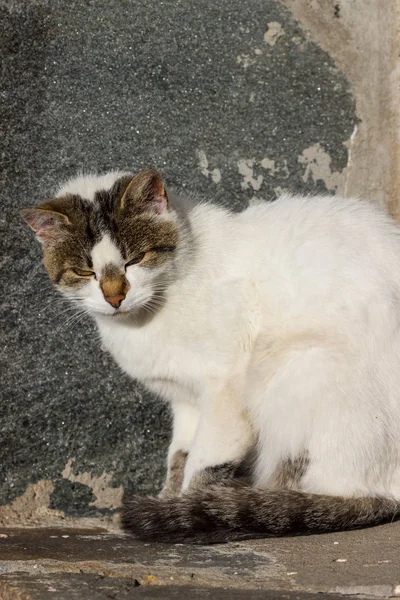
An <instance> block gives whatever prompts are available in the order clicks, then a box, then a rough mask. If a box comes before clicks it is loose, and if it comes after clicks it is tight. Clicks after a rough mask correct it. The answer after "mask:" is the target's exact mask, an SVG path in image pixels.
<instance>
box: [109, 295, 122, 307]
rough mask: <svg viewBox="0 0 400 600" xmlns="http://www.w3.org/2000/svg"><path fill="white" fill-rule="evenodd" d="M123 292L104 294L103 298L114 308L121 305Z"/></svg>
mask: <svg viewBox="0 0 400 600" xmlns="http://www.w3.org/2000/svg"><path fill="white" fill-rule="evenodd" d="M124 298H125V294H119V295H118V296H104V299H105V301H106V302H108V304H111V306H113V307H114V308H119V307H120V306H121V302H122V300H124Z"/></svg>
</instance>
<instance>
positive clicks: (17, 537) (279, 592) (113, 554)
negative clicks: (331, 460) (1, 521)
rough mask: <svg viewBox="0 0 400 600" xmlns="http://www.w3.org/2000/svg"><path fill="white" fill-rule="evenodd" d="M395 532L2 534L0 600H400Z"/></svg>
mask: <svg viewBox="0 0 400 600" xmlns="http://www.w3.org/2000/svg"><path fill="white" fill-rule="evenodd" d="M399 547H400V523H396V524H390V525H385V526H382V527H376V528H371V529H366V530H363V531H357V532H343V533H335V534H329V535H320V536H309V537H297V538H283V539H268V540H257V541H246V542H236V543H231V544H223V545H214V546H186V545H182V544H174V545H165V544H148V543H142V542H138V541H135V540H133V539H132V538H129V537H126V536H124V535H121V534H119V535H117V534H114V533H109V532H107V531H106V530H101V529H97V530H94V529H87V530H82V529H81V530H77V529H31V530H28V529H26V530H20V529H2V530H1V532H0V598H1V600H14V599H18V600H42V599H43V600H46V599H47V598H59V599H60V600H74V599H75V598H79V600H80V599H82V598H83V599H85V598H88V599H90V600H97V599H99V600H100V599H104V600H105V599H109V598H142V597H143V598H152V599H156V598H166V599H167V598H179V599H180V600H184V599H186V598H189V597H193V598H213V599H221V600H225V599H226V600H229V599H232V600H234V599H238V600H239V599H241V598H246V599H249V600H261V599H262V598H266V599H267V598H276V599H277V600H278V599H287V600H295V599H299V600H303V599H304V600H306V599H312V598H315V599H316V598H317V595H318V598H330V599H331V600H334V599H335V598H336V599H338V598H342V599H343V598H354V597H357V598H391V597H400V552H399Z"/></svg>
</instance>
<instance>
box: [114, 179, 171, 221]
mask: <svg viewBox="0 0 400 600" xmlns="http://www.w3.org/2000/svg"><path fill="white" fill-rule="evenodd" d="M120 207H121V208H122V209H124V208H125V207H132V208H133V209H134V210H139V211H141V212H142V211H143V212H150V213H155V214H157V215H162V214H163V213H165V212H166V211H167V210H168V207H169V202H168V196H167V192H166V191H165V187H164V182H163V180H162V179H161V176H160V175H159V173H157V171H155V170H154V169H144V170H143V171H140V173H138V174H137V175H135V177H134V178H133V179H131V181H130V182H129V184H128V187H127V188H126V190H125V193H124V195H123V196H122V198H121V204H120Z"/></svg>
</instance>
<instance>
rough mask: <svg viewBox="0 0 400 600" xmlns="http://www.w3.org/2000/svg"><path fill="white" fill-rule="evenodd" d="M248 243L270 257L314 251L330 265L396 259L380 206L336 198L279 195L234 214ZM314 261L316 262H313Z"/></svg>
mask: <svg viewBox="0 0 400 600" xmlns="http://www.w3.org/2000/svg"><path fill="white" fill-rule="evenodd" d="M238 220H239V221H241V225H243V227H244V229H245V230H246V232H247V235H248V236H249V238H251V239H253V240H254V243H258V244H259V245H260V247H263V246H267V247H268V248H270V249H271V253H272V254H275V255H276V254H277V251H278V249H279V250H280V252H281V256H282V257H284V256H291V257H292V258H293V253H295V254H296V255H297V256H301V255H302V254H307V255H308V254H310V258H311V256H312V253H313V252H317V251H318V255H319V257H321V256H325V257H326V259H328V256H330V257H331V260H330V261H328V263H327V266H328V265H329V263H330V262H332V259H334V258H336V259H337V260H338V259H339V257H343V258H346V259H347V261H349V260H353V261H354V260H360V261H362V262H364V261H365V260H372V262H373V263H375V262H376V263H379V262H381V261H383V262H386V261H388V260H390V259H392V260H395V264H396V270H397V263H398V259H399V258H400V229H399V227H398V225H397V224H396V223H395V222H394V221H393V220H392V219H391V217H389V216H388V215H387V214H386V213H384V211H383V210H381V209H380V208H379V207H377V206H375V205H373V204H371V203H369V202H367V201H363V200H358V199H354V198H343V197H341V196H310V197H308V196H290V195H283V196H281V197H280V198H279V199H277V200H276V201H275V202H270V203H265V204H260V205H256V206H252V207H249V208H248V209H247V210H245V211H244V212H243V213H241V214H240V215H238ZM316 258H317V257H316Z"/></svg>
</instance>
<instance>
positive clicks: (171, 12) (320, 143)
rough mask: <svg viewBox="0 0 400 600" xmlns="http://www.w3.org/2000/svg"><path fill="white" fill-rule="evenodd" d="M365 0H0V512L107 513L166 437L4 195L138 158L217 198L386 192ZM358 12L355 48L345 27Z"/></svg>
mask: <svg viewBox="0 0 400 600" xmlns="http://www.w3.org/2000/svg"><path fill="white" fill-rule="evenodd" d="M378 4H381V3H380V0H376V2H372V1H371V2H370V1H369V0H368V1H367V0H362V2H361V0H360V2H353V3H352V2H346V1H345V0H342V1H339V0H338V1H337V2H331V1H329V0H326V1H325V0H324V1H322V2H318V3H317V2H307V1H305V0H304V1H302V0H285V1H282V2H276V1H274V0H248V1H247V2H245V3H243V2H242V1H241V0H223V1H220V2H218V3H216V2H214V1H213V0H205V1H204V2H202V3H193V2H191V1H189V0H181V1H179V2H164V3H154V2H150V0H143V1H141V2H138V3H133V2H130V1H128V0H121V1H120V2H118V3H116V2H112V1H111V0H96V2H95V1H91V0H88V1H87V2H81V1H78V0H73V1H71V2H62V1H61V0H53V1H50V0H20V1H17V0H14V1H9V2H4V1H3V2H2V3H1V5H0V6H1V14H0V22H1V27H2V29H3V31H2V35H1V44H2V52H3V63H4V66H5V68H4V71H3V81H2V88H3V90H4V100H5V102H4V104H3V105H2V109H1V110H2V115H1V122H2V129H3V133H4V137H3V139H4V146H3V162H4V167H3V185H2V188H1V191H0V193H1V196H2V198H1V202H2V204H1V206H2V225H3V227H4V232H3V233H2V236H1V241H2V244H3V245H4V249H3V256H2V261H3V262H2V273H1V283H2V285H1V292H2V294H3V304H2V311H3V314H2V316H3V320H2V328H3V331H2V335H3V344H2V348H1V358H2V361H3V365H4V367H3V371H2V373H3V382H2V388H1V394H2V398H1V405H0V411H1V413H0V436H1V437H0V468H1V483H0V504H2V505H3V506H2V507H0V522H1V521H3V522H7V523H10V524H11V523H22V522H34V521H42V522H50V521H54V520H55V519H57V518H63V517H64V515H66V516H67V517H71V518H72V517H75V516H85V517H93V516H99V515H103V516H104V515H108V514H111V513H112V512H113V510H114V509H115V508H116V507H117V506H118V505H119V502H120V499H121V494H122V489H123V486H124V487H126V488H128V489H130V490H136V491H139V492H150V491H152V490H154V489H156V488H157V487H159V485H160V483H161V479H162V476H163V470H164V462H163V457H164V454H165V449H166V444H167V440H168V436H169V416H168V411H167V410H166V408H165V407H163V405H162V404H161V403H160V402H159V401H157V400H156V399H155V398H153V397H152V396H150V395H149V394H148V393H146V392H145V391H144V390H143V389H142V388H141V386H139V385H138V384H136V383H135V382H133V381H131V380H129V379H128V378H127V377H126V376H124V375H122V374H121V373H120V372H119V371H118V369H117V368H116V367H115V365H114V364H113V362H112V360H111V358H110V357H109V356H108V355H107V354H106V353H105V352H103V350H102V349H101V347H100V345H99V343H98V340H97V338H96V334H95V329H94V326H93V324H92V323H91V322H87V321H85V320H82V319H81V320H76V319H75V317H74V316H73V313H72V312H69V311H68V308H67V305H66V304H65V303H64V302H62V301H61V300H60V299H59V298H58V297H57V296H56V295H55V293H54V292H53V290H52V289H51V287H50V285H49V283H48V282H47V279H46V275H45V273H44V270H43V267H42V266H41V264H40V249H39V247H38V245H35V243H34V241H33V239H32V237H31V235H30V233H29V232H28V231H27V230H26V229H25V228H24V227H23V225H22V223H21V222H20V219H19V216H18V210H19V209H20V208H22V207H24V206H29V205H32V204H35V203H39V202H40V201H42V200H43V199H45V198H47V197H48V196H49V195H50V194H51V193H52V190H53V189H54V188H55V186H56V185H57V183H58V182H59V181H60V180H63V179H66V178H67V177H68V176H70V175H72V174H73V173H75V172H76V171H77V170H78V169H85V170H89V169H96V170H105V169H109V168H111V167H112V168H115V167H121V168H128V169H132V170H138V169H140V168H141V167H143V166H145V165H146V166H147V165H153V166H155V167H156V168H158V169H159V170H160V171H162V172H163V174H164V175H165V178H166V181H167V183H168V184H169V185H178V186H181V187H183V188H185V189H188V190H190V191H192V192H195V193H197V194H200V195H201V196H204V197H208V198H211V199H215V200H218V201H222V202H223V203H224V204H226V205H227V206H231V207H233V208H235V209H241V208H243V207H245V206H246V205H248V203H249V202H258V201H264V200H273V199H274V198H275V197H276V196H277V195H279V193H280V192H281V191H282V190H293V191H299V192H313V191H318V192H320V191H324V192H325V191H327V192H329V193H334V192H335V191H342V192H349V191H351V193H357V192H358V191H359V190H360V191H362V192H363V193H364V194H365V195H366V197H367V198H371V199H373V200H376V201H378V202H381V203H388V202H389V199H390V198H391V199H392V202H393V198H394V197H395V194H394V193H393V191H392V190H393V189H394V187H393V185H394V184H393V181H394V176H393V173H394V171H395V169H394V167H393V164H392V162H390V161H388V160H387V157H388V154H390V152H391V151H389V140H388V137H390V144H392V146H390V147H391V148H393V147H394V146H393V143H394V142H393V139H394V138H395V136H396V135H397V133H395V132H393V131H392V130H393V127H394V126H391V132H390V135H389V134H388V136H386V137H385V136H383V137H382V140H381V142H380V143H379V144H377V146H376V148H375V142H376V141H377V140H378V141H379V135H380V133H382V132H383V130H384V127H383V123H384V121H385V118H383V117H382V118H381V117H380V118H381V120H380V121H379V127H378V125H377V124H376V122H375V119H376V118H377V116H376V115H381V113H382V111H384V110H392V113H393V114H394V108H393V106H394V101H393V99H392V95H390V94H392V92H390V94H389V92H388V94H389V96H388V97H390V98H391V100H390V101H389V100H388V101H387V102H386V103H385V104H384V106H385V109H383V108H382V106H383V105H382V104H380V102H381V100H378V99H377V94H378V92H379V94H380V96H379V97H380V98H381V96H382V94H383V90H387V89H389V79H390V77H389V75H390V73H389V71H390V69H389V67H386V66H385V68H384V69H383V67H382V65H383V64H384V63H385V61H384V59H383V58H381V59H380V62H379V61H378V62H377V59H376V56H375V55H376V53H378V55H379V56H381V48H383V50H382V52H385V53H386V52H390V51H391V46H390V44H391V41H390V40H389V39H387V38H385V42H384V43H382V46H380V45H379V43H378V41H379V40H378V38H377V32H378V33H379V31H380V30H379V27H380V26H381V25H380V23H381V21H380V19H383V21H385V19H387V15H386V13H385V15H382V11H380V10H378ZM384 4H385V5H386V6H389V5H390V6H391V7H392V8H391V10H394V9H393V6H394V3H393V5H392V4H391V2H390V1H389V0H385V3H384ZM285 5H286V6H285ZM351 5H358V9H357V10H358V12H357V17H355V13H354V10H353V9H351V10H350V6H351ZM374 10H375V13H376V14H375V13H374V15H375V17H374V23H375V29H373V30H372V29H371V28H370V29H371V30H368V31H367V33H366V34H365V38H368V41H369V45H368V44H367V43H366V40H364V37H363V36H364V34H362V35H361V34H360V35H361V37H360V36H359V37H355V36H353V37H352V35H353V34H352V35H350V33H349V31H350V32H353V30H354V28H357V27H358V26H359V24H360V23H364V25H365V23H368V19H369V18H370V17H371V14H372V13H371V11H372V12H373V11H374ZM294 17H296V18H297V19H300V21H302V23H300V22H299V21H296V20H295V18H294ZM393 23H394V17H393V20H392V21H391V28H392V29H391V31H392V30H393V28H394V25H393ZM361 42H363V45H362V47H361ZM364 42H365V43H364ZM385 56H386V55H385ZM335 61H336V62H335ZM357 61H358V62H357ZM374 61H375V62H374ZM390 64H392V63H390ZM367 67H368V70H365V75H364V73H363V68H364V69H367ZM390 68H391V67H390ZM379 69H380V71H379ZM382 69H383V70H382ZM378 71H379V72H378ZM371 77H375V79H374V80H373V81H374V84H373V85H372V86H370V85H369V81H371ZM367 79H368V81H367ZM377 85H378V87H379V90H378V91H377V89H376V86H377ZM391 85H393V80H392V82H391ZM391 89H392V88H391ZM367 92H368V93H367ZM376 103H378V106H377V105H376ZM389 105H390V106H391V108H390V109H389V108H388V107H389ZM392 113H390V114H392ZM384 114H388V113H384ZM391 123H394V121H393V122H391ZM370 136H372V137H371V139H372V142H373V143H372V146H371V144H370V148H369V149H368V139H369V137H370ZM392 138H393V139H392ZM349 149H350V150H351V152H350V157H349ZM393 160H394V159H393ZM389 163H390V165H391V166H389ZM379 174H381V175H382V178H383V179H382V181H383V180H384V184H382V185H381V183H379V184H377V183H376V182H378V181H379V182H380V181H381V180H380V179H379V177H378V176H380V175H379ZM376 178H377V179H376ZM391 186H392V187H391Z"/></svg>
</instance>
